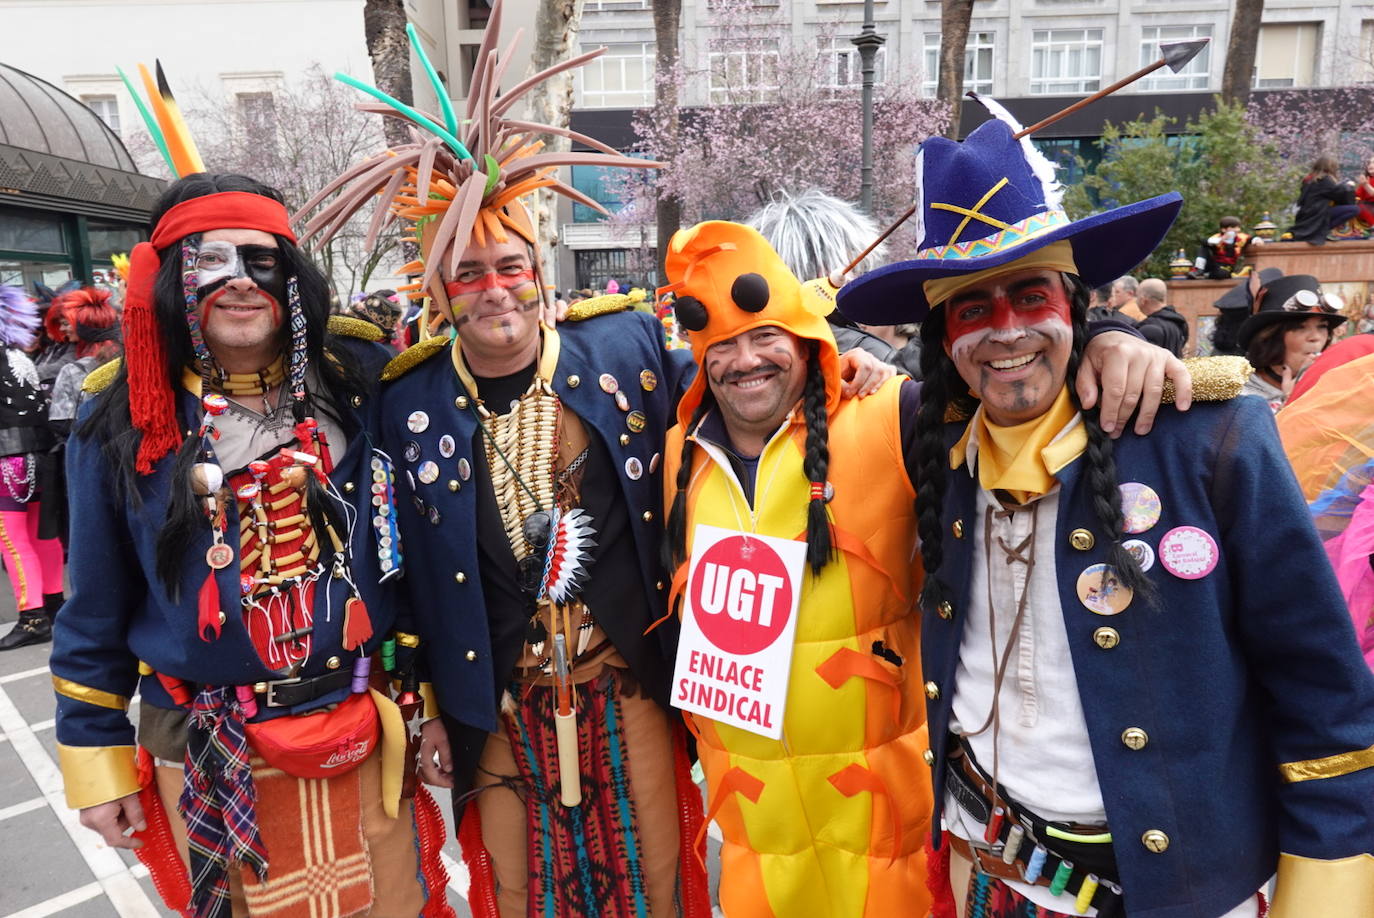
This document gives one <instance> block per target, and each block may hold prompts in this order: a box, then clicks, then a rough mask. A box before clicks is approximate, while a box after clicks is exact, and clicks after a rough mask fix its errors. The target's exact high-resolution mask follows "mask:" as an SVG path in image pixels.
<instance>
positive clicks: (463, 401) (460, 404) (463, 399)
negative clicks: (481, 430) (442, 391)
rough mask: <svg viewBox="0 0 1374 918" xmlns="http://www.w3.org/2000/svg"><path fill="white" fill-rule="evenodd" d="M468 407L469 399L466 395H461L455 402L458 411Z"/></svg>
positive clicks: (454, 405)
mask: <svg viewBox="0 0 1374 918" xmlns="http://www.w3.org/2000/svg"><path fill="white" fill-rule="evenodd" d="M467 406H468V397H467V396H466V395H460V396H458V397H457V398H455V399H454V400H453V407H454V408H458V409H460V410H461V409H464V408H467Z"/></svg>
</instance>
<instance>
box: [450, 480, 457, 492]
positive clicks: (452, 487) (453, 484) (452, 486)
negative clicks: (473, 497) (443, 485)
mask: <svg viewBox="0 0 1374 918" xmlns="http://www.w3.org/2000/svg"><path fill="white" fill-rule="evenodd" d="M448 489H449V490H450V491H457V490H458V479H457V478H450V479H449V480H448Z"/></svg>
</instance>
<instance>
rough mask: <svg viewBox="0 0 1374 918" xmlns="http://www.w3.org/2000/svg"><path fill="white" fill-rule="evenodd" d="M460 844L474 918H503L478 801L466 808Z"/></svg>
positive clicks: (460, 831) (460, 833)
mask: <svg viewBox="0 0 1374 918" xmlns="http://www.w3.org/2000/svg"><path fill="white" fill-rule="evenodd" d="M458 847H459V849H460V850H461V851H462V853H463V862H464V863H465V864H467V865H468V876H470V877H471V878H472V879H471V882H470V883H469V884H468V908H470V909H472V914H473V918H500V912H499V911H497V908H496V877H495V874H494V873H493V872H492V867H491V854H490V853H489V852H488V851H487V846H486V845H484V844H482V817H481V816H479V815H478V813H477V804H476V803H469V804H468V805H467V806H466V807H464V808H463V821H462V822H460V823H459V824H458Z"/></svg>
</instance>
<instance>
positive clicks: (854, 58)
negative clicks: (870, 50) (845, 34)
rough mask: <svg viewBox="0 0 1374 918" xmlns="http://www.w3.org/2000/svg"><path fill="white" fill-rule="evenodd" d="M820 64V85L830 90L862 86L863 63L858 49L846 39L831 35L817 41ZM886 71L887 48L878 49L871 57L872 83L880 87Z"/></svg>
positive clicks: (880, 47)
mask: <svg viewBox="0 0 1374 918" xmlns="http://www.w3.org/2000/svg"><path fill="white" fill-rule="evenodd" d="M817 44H818V47H819V54H820V63H821V68H820V69H821V85H822V86H829V87H830V88H832V89H851V88H855V87H859V86H863V84H864V75H863V61H862V59H861V58H860V57H859V49H858V48H856V47H854V43H853V42H851V41H850V40H849V39H848V38H842V37H840V36H838V35H832V36H830V37H828V38H824V37H823V38H820V39H818V40H817ZM886 70H887V48H886V47H883V46H879V47H878V53H877V54H875V55H874V56H873V83H874V85H881V84H882V82H883V75H884V72H885V71H886Z"/></svg>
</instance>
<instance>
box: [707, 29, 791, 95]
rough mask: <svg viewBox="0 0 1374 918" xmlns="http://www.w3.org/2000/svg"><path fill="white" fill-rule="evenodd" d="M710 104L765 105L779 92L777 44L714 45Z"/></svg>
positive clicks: (765, 40) (735, 42)
mask: <svg viewBox="0 0 1374 918" xmlns="http://www.w3.org/2000/svg"><path fill="white" fill-rule="evenodd" d="M710 66H711V102H712V103H722V102H766V101H769V100H771V99H773V98H775V97H776V95H777V92H778V42H777V39H769V38H763V39H758V40H757V41H750V40H748V39H744V40H728V41H713V42H711V51H710Z"/></svg>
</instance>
